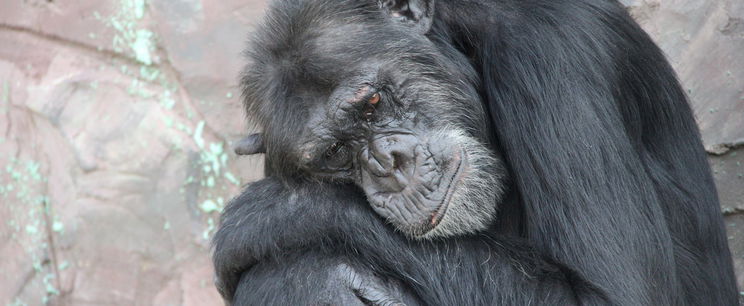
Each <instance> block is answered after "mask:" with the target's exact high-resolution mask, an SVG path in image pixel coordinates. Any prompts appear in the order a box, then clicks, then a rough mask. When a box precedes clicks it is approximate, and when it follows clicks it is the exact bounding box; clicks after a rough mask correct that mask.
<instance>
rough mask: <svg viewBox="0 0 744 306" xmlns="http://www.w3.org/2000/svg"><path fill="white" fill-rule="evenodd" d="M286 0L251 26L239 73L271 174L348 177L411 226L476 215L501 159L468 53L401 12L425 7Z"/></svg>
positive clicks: (444, 231) (493, 191) (468, 225)
mask: <svg viewBox="0 0 744 306" xmlns="http://www.w3.org/2000/svg"><path fill="white" fill-rule="evenodd" d="M290 2H291V3H292V4H290V5H284V6H275V7H273V8H272V9H271V10H270V12H269V18H268V19H267V21H266V23H264V24H263V25H262V26H260V27H259V28H258V30H257V35H256V38H255V39H254V42H253V48H252V49H251V50H250V51H249V52H248V55H249V60H250V61H251V62H252V65H251V66H249V67H248V69H247V72H246V75H245V77H244V79H243V85H244V88H245V97H246V104H247V108H248V112H249V114H252V115H254V116H255V117H256V119H257V121H258V123H259V124H260V125H261V126H262V127H263V128H264V133H263V145H265V148H266V153H267V155H266V156H267V167H269V168H270V169H271V171H272V175H278V176H283V177H287V178H313V179H325V180H333V181H341V182H351V183H355V184H356V185H358V186H359V187H361V189H362V190H364V192H365V194H366V195H367V198H368V200H369V202H370V204H371V205H372V208H373V209H374V210H375V211H376V212H377V213H378V214H380V215H381V216H382V217H384V218H385V219H386V220H388V221H389V222H390V223H391V224H392V225H394V226H395V227H396V228H397V229H399V230H401V231H402V232H404V233H406V234H407V235H409V236H412V237H426V238H428V237H436V236H449V235H455V234H461V233H470V232H475V231H477V230H480V229H483V228H484V227H486V226H487V225H488V224H489V223H490V222H491V221H492V220H493V218H494V216H495V213H496V206H497V203H498V201H499V198H500V196H501V194H502V190H501V189H502V186H503V184H504V183H503V180H504V179H505V177H504V173H505V171H504V170H503V167H502V164H501V161H500V159H498V158H497V156H496V155H495V154H494V152H492V151H491V150H489V148H488V146H487V145H486V142H487V139H485V136H484V135H487V132H486V129H487V125H486V120H485V117H484V110H483V109H482V106H481V104H480V101H479V99H478V95H477V92H476V90H475V88H474V84H477V81H476V80H477V79H476V77H475V72H474V71H472V69H471V68H470V66H469V65H468V63H467V61H466V59H465V58H464V57H463V56H462V55H460V54H459V53H457V52H456V51H455V50H441V49H438V48H437V47H436V46H435V45H434V44H433V43H432V42H430V41H429V40H428V39H427V38H426V36H425V35H424V34H425V32H426V30H423V31H422V28H421V24H420V23H417V21H418V20H413V21H412V20H409V19H406V18H407V17H405V16H409V17H410V16H414V17H415V16H419V17H420V16H423V15H422V14H424V13H425V12H406V11H400V10H399V9H400V8H401V7H403V9H406V10H409V9H411V8H412V7H413V6H409V5H406V6H400V3H397V4H396V3H395V1H388V2H389V3H387V4H378V3H376V2H374V1H372V2H371V4H370V5H367V6H364V5H363V4H357V5H356V6H354V7H353V8H344V7H336V8H335V9H337V10H338V11H331V10H329V9H328V8H327V5H329V4H323V3H322V2H323V1H302V0H296V1H290ZM360 2H364V1H361V0H360ZM317 5H320V6H323V5H326V8H325V9H323V10H314V8H315V6H317ZM359 7H361V8H362V10H359ZM425 9H426V8H425ZM429 9H430V8H429ZM318 12H323V13H324V14H326V16H322V15H318V14H317V13H318ZM428 13H429V14H430V13H431V11H428ZM416 14H418V15H416ZM414 21H416V22H414Z"/></svg>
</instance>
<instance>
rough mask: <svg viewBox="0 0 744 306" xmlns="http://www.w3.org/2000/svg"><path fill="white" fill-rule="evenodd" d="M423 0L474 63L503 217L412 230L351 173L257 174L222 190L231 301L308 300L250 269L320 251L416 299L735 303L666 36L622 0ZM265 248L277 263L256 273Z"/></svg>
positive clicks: (318, 4)
mask: <svg viewBox="0 0 744 306" xmlns="http://www.w3.org/2000/svg"><path fill="white" fill-rule="evenodd" d="M412 1H413V0H412ZM421 1H424V0H418V1H416V2H421ZM369 2H374V0H335V1H334V0H322V1H304V0H287V1H283V2H280V3H277V4H275V5H276V9H278V10H280V11H285V12H287V14H291V13H292V12H295V11H296V10H298V9H300V8H303V7H312V8H314V9H315V10H316V13H318V14H322V13H323V12H324V10H326V9H327V10H328V11H331V10H332V11H334V12H336V11H344V10H345V9H348V10H354V11H355V12H358V14H360V15H362V16H360V18H362V17H364V16H363V15H365V14H379V12H376V11H375V10H372V9H370V10H366V9H362V10H360V9H359V8H360V7H362V8H366V7H369V5H368V3H369ZM373 4H374V3H373ZM372 7H374V5H372ZM330 8H332V9H330ZM434 11H435V16H434V18H433V20H432V26H431V30H430V31H429V32H428V33H427V37H428V38H429V40H431V41H432V42H434V43H435V44H436V45H437V46H438V47H440V48H441V49H442V50H450V49H451V48H452V47H454V48H456V49H457V50H458V51H459V52H460V53H461V54H463V55H465V56H466V57H467V58H468V59H469V61H470V64H471V65H472V68H473V69H475V70H476V71H477V73H478V75H479V76H480V80H478V83H479V84H476V85H477V86H476V87H478V88H479V89H480V95H481V98H482V100H483V101H484V104H485V105H486V108H487V112H488V114H489V115H490V120H491V127H492V129H490V130H489V131H486V133H489V134H487V135H483V137H484V138H486V139H493V140H494V151H497V152H501V153H502V154H503V156H504V158H505V159H506V164H507V166H508V168H509V170H510V174H511V177H512V183H513V184H512V186H511V187H510V190H509V193H508V195H507V200H505V201H504V203H502V204H501V206H500V211H499V215H498V221H497V222H496V224H495V225H494V226H493V227H492V228H491V229H490V230H489V231H487V232H486V233H482V234H478V235H472V236H468V237H462V238H460V237H457V238H450V239H446V240H445V241H433V242H412V241H408V240H407V239H404V238H403V237H402V236H401V235H399V234H396V233H395V232H393V231H392V230H391V229H390V226H389V225H388V226H386V225H385V224H384V223H383V222H382V221H381V220H380V219H379V218H378V217H377V216H375V215H374V213H372V212H371V211H370V209H368V208H367V207H366V206H365V203H366V202H365V201H364V199H363V198H361V197H360V192H359V191H358V190H356V189H355V188H354V187H348V186H338V185H324V184H317V185H307V184H299V185H293V184H291V183H288V182H287V181H284V180H276V179H273V178H267V179H265V180H263V181H260V182H257V183H254V184H252V185H251V186H249V187H248V189H247V190H246V191H245V192H244V193H243V194H242V195H241V196H240V197H238V198H236V199H235V200H234V201H232V202H231V204H230V205H229V207H228V208H227V209H226V211H225V213H224V215H223V220H222V225H221V227H220V230H219V231H218V233H217V236H216V237H215V258H214V260H215V267H216V269H217V272H218V276H220V277H221V279H220V281H221V288H222V290H223V294H225V297H226V298H227V299H228V300H230V299H232V297H233V292H234V291H235V290H236V288H237V289H238V293H237V295H235V296H237V297H238V298H239V299H238V300H236V301H235V302H236V303H238V304H244V303H245V304H250V303H256V304H264V303H275V304H282V302H292V303H294V302H297V303H300V304H303V303H304V300H303V299H302V297H303V296H313V294H312V293H313V292H315V290H320V289H318V288H316V287H312V286H308V287H302V286H294V287H292V286H288V287H289V288H281V289H280V288H274V289H271V290H268V291H267V290H264V291H261V290H256V292H262V293H260V294H262V295H261V296H260V297H259V296H251V295H250V294H249V293H247V292H251V290H254V288H255V286H248V285H246V284H255V283H256V282H260V281H261V280H271V279H272V277H276V276H277V275H278V276H279V277H282V278H286V279H288V280H291V279H301V278H302V277H303V276H301V275H296V274H295V273H294V272H293V271H302V269H299V270H293V269H290V268H286V267H291V266H296V265H301V264H299V263H300V262H302V260H310V259H316V258H330V259H331V262H333V261H334V260H335V261H340V262H344V263H346V264H348V265H350V266H351V267H354V268H356V269H359V270H361V271H366V270H369V271H373V272H374V274H375V275H377V276H378V277H381V278H382V279H383V280H392V281H397V282H400V283H402V284H404V286H405V287H407V288H406V289H407V290H408V291H410V292H411V293H412V294H414V295H415V296H416V297H417V298H418V299H420V301H421V302H423V303H424V304H433V305H440V304H441V305H478V304H505V305H522V304H536V305H542V304H553V305H565V304H576V303H582V304H617V305H736V303H737V293H736V285H735V281H734V275H733V269H732V263H731V256H730V252H729V250H728V246H727V242H726V237H725V231H724V227H723V222H722V217H721V214H720V209H719V205H718V199H717V196H716V191H715V186H714V184H713V180H712V177H711V174H710V169H709V166H708V164H707V161H706V158H705V154H704V151H703V149H702V144H701V141H700V135H699V132H698V130H697V127H696V125H695V121H694V118H693V115H692V111H691V109H690V106H689V105H688V103H687V99H686V97H685V95H684V92H683V90H682V88H681V87H680V85H679V83H678V81H677V80H676V78H675V74H674V72H673V71H672V69H671V67H670V66H669V64H668V63H667V61H666V60H665V58H664V56H663V54H662V52H661V51H660V50H659V49H658V48H657V47H656V45H655V44H654V43H653V42H652V41H651V40H650V38H649V37H648V36H647V35H646V34H645V33H644V32H643V31H642V30H641V29H640V28H639V27H638V25H637V24H636V23H635V22H634V21H633V20H632V19H631V18H630V17H629V16H628V14H627V13H626V12H625V10H624V9H623V8H622V6H621V5H620V4H618V3H617V2H616V1H606V0H543V1H540V0H531V1H528V0H501V1H499V0H492V1H468V0H451V1H436V3H435V5H434ZM329 15H330V16H329V18H333V16H332V15H333V14H329ZM273 22H282V21H281V20H273ZM383 34H384V33H381V34H380V35H383ZM443 54H447V52H443ZM291 132H292V131H291V128H290V127H288V130H287V131H286V133H291ZM269 174H272V173H269ZM283 175H286V174H283ZM290 254H291V255H290ZM287 256H290V257H287ZM285 260H286V261H285ZM258 262H261V264H260V265H259V266H263V265H267V266H269V267H276V273H277V274H275V275H273V276H271V274H270V273H268V274H267V273H266V272H265V271H266V270H263V271H264V272H261V273H259V271H258V270H256V268H255V267H254V265H255V264H256V263H258ZM306 264H311V263H306ZM283 265H286V266H283ZM251 267H254V268H253V269H249V268H251ZM243 272H245V273H244V274H243V280H242V282H241V284H244V286H240V287H237V285H238V283H239V282H240V280H239V277H240V275H241V273H243ZM254 273H255V274H254ZM262 273H263V274H262ZM319 278H322V277H311V276H308V278H307V279H305V280H306V283H313V282H324V281H325V280H322V279H319ZM282 289H284V290H286V291H281V290H282ZM275 290H279V291H275ZM253 298H256V299H257V300H253ZM309 302H310V303H312V301H309Z"/></svg>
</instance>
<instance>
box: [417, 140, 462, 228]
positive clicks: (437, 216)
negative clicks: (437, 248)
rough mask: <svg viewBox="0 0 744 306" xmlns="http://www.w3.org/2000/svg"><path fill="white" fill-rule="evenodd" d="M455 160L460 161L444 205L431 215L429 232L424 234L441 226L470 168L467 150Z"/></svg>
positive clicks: (443, 200)
mask: <svg viewBox="0 0 744 306" xmlns="http://www.w3.org/2000/svg"><path fill="white" fill-rule="evenodd" d="M454 159H456V160H458V164H457V167H456V168H455V171H454V173H453V174H452V178H451V179H450V181H449V183H448V184H447V191H446V193H445V195H444V198H443V199H442V203H441V204H440V205H439V208H437V210H436V211H435V212H434V213H433V214H432V215H431V219H430V221H429V224H428V225H429V226H428V227H429V230H427V231H426V232H425V233H424V234H426V233H428V232H430V231H432V230H433V229H435V228H436V227H437V225H439V222H441V221H442V219H443V218H444V216H445V214H446V213H447V208H449V205H450V202H451V201H452V195H453V194H454V192H455V190H456V189H457V187H458V183H459V182H460V181H461V180H462V177H463V175H464V173H465V168H467V166H468V155H467V153H466V152H465V150H463V149H461V150H460V152H458V153H457V154H456V155H455V157H454Z"/></svg>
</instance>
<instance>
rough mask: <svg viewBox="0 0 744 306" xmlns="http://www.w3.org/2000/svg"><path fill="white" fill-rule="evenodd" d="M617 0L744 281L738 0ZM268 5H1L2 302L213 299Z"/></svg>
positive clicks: (250, 171) (130, 0) (168, 0)
mask: <svg viewBox="0 0 744 306" xmlns="http://www.w3.org/2000/svg"><path fill="white" fill-rule="evenodd" d="M623 2H624V3H625V4H626V5H627V6H628V7H629V9H630V10H631V12H632V14H633V15H634V16H635V17H636V18H637V19H638V20H639V22H640V23H641V24H642V26H643V27H644V28H645V29H646V30H648V31H649V33H650V34H651V36H652V37H653V38H654V39H655V40H656V41H657V42H658V43H659V44H660V46H661V47H662V48H663V49H664V51H665V52H666V53H667V54H668V55H669V57H670V60H671V61H672V63H673V65H674V66H675V68H676V69H677V71H678V72H679V75H680V79H681V80H682V82H683V84H684V86H685V88H687V89H688V93H689V95H690V97H691V98H692V101H693V107H694V109H695V112H696V115H697V118H698V121H699V124H700V126H701V130H702V133H703V137H704V141H705V145H706V148H707V149H708V151H709V152H711V153H712V155H711V165H712V166H713V169H714V174H715V176H716V183H717V184H718V187H719V191H720V197H721V202H722V208H723V210H724V213H725V214H726V215H727V216H726V224H727V225H726V228H727V229H728V230H729V242H730V243H731V249H732V251H733V252H734V260H735V263H736V268H737V271H738V272H739V273H738V277H739V278H738V280H739V283H740V284H741V285H744V261H743V260H744V257H742V256H744V236H742V235H744V234H743V233H744V232H743V231H744V179H742V174H744V167H743V166H742V164H744V148H741V147H739V146H741V143H742V142H743V141H744V93H743V92H742V91H743V90H744V81H743V79H744V53H743V52H741V50H744V21H743V20H744V2H741V1H738V0H664V1H661V0H623ZM264 7H265V3H264V1H254V0H243V1H238V0H223V1H216V0H105V1H100V0H80V1H48V0H23V1H21V0H19V1H3V2H2V4H0V41H2V44H0V203H2V205H0V220H3V221H2V223H0V258H3V260H2V262H0V284H2V285H0V303H3V304H11V305H24V304H27V305H40V304H44V303H52V304H63V305H67V304H70V305H220V304H221V303H222V302H221V300H220V298H219V296H218V294H217V293H216V291H215V290H214V288H213V287H212V285H211V279H212V271H211V266H210V263H209V246H208V238H209V237H210V235H211V234H212V232H213V230H214V226H215V225H216V224H215V223H216V221H217V220H216V218H217V215H218V213H219V210H220V209H221V208H222V206H223V205H224V203H225V202H226V201H227V199H229V198H230V197H231V196H232V195H234V194H236V193H237V191H238V190H239V188H240V185H241V184H244V183H246V182H250V181H253V180H255V179H257V178H259V177H260V172H259V171H257V169H260V168H261V164H260V160H259V159H258V158H241V159H238V158H236V157H235V156H234V155H231V154H230V152H229V149H228V148H229V145H230V143H231V142H232V141H234V140H236V139H238V138H239V137H240V136H241V135H244V134H245V133H246V132H247V128H246V127H245V122H244V115H243V113H242V110H241V107H240V103H239V98H238V97H239V88H238V86H237V81H236V80H237V78H238V74H239V72H240V70H241V67H242V66H243V64H244V63H243V61H242V59H241V57H240V51H241V49H242V47H243V44H244V42H245V41H246V38H247V35H248V33H249V32H250V29H251V25H252V24H254V23H255V22H256V20H257V19H258V18H260V16H261V12H262V10H263V9H264ZM737 148H738V149H737Z"/></svg>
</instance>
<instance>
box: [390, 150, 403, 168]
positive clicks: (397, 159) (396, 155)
mask: <svg viewBox="0 0 744 306" xmlns="http://www.w3.org/2000/svg"><path fill="white" fill-rule="evenodd" d="M391 156H392V157H393V169H399V168H400V167H403V166H405V162H406V161H405V156H404V155H403V154H401V153H400V152H393V153H392V154H391Z"/></svg>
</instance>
